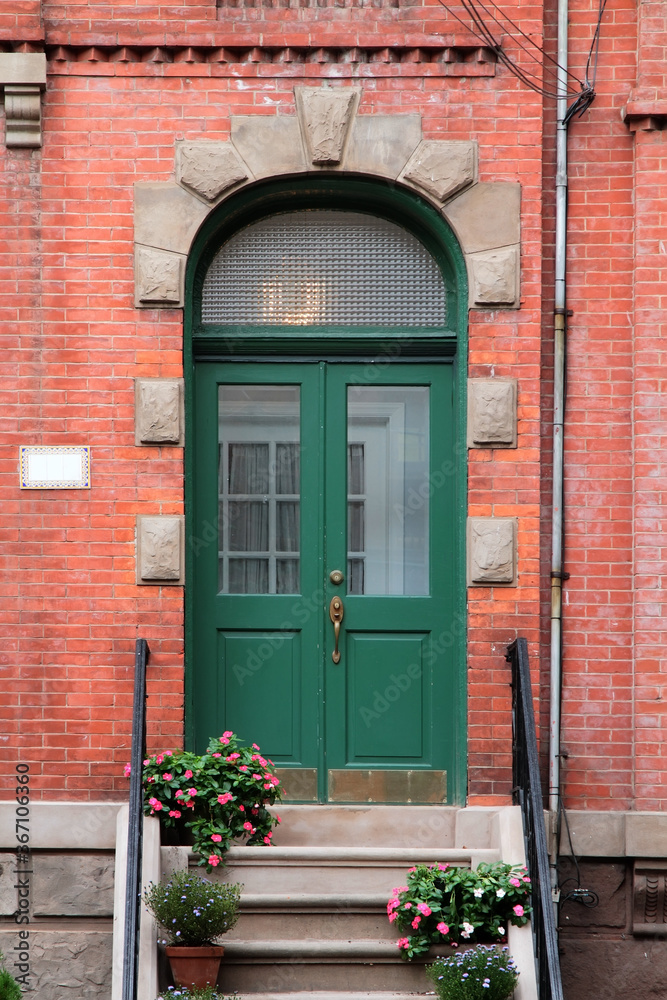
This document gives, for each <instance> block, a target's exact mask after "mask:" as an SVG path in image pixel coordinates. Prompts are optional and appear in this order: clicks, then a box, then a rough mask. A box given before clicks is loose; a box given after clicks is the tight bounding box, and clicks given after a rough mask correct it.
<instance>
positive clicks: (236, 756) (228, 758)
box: [225, 753, 241, 760]
mask: <svg viewBox="0 0 667 1000" xmlns="http://www.w3.org/2000/svg"><path fill="white" fill-rule="evenodd" d="M240 756H241V754H240V753H230V754H229V756H228V757H225V760H238V758H239V757H240Z"/></svg>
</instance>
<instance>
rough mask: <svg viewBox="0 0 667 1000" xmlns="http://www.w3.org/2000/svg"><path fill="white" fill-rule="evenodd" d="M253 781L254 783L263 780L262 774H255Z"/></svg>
mask: <svg viewBox="0 0 667 1000" xmlns="http://www.w3.org/2000/svg"><path fill="white" fill-rule="evenodd" d="M252 780H253V781H261V780H262V776H261V774H253V776H252Z"/></svg>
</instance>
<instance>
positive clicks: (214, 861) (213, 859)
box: [208, 854, 220, 868]
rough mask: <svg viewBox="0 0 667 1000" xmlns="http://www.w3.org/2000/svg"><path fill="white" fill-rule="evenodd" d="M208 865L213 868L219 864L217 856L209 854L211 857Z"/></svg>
mask: <svg viewBox="0 0 667 1000" xmlns="http://www.w3.org/2000/svg"><path fill="white" fill-rule="evenodd" d="M208 863H209V865H212V866H213V867H214V868H215V867H216V865H219V864H220V858H219V857H218V855H217V854H211V856H210V857H209V859H208Z"/></svg>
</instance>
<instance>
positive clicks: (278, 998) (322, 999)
mask: <svg viewBox="0 0 667 1000" xmlns="http://www.w3.org/2000/svg"><path fill="white" fill-rule="evenodd" d="M433 996H435V993H433V992H430V993H408V992H406V993H382V992H379V991H375V990H372V991H369V992H363V991H360V990H333V991H330V992H328V993H327V992H312V991H309V990H303V991H302V990H298V991H296V992H294V993H247V992H246V993H244V994H243V1000H411V998H412V997H433Z"/></svg>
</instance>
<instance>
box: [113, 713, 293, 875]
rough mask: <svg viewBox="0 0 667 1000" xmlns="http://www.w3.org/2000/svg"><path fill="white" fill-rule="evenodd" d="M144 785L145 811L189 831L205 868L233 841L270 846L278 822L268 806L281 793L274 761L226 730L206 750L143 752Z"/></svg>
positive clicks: (215, 863)
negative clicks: (144, 754) (203, 752)
mask: <svg viewBox="0 0 667 1000" xmlns="http://www.w3.org/2000/svg"><path fill="white" fill-rule="evenodd" d="M129 775H130V765H129V764H126V765H125V776H126V777H129ZM143 788H144V812H146V813H147V814H149V815H151V816H154V815H156V816H159V817H160V823H161V825H162V827H163V828H165V829H169V828H175V829H176V830H177V831H179V830H180V831H186V830H187V831H189V833H190V834H191V836H192V843H193V849H194V851H195V853H196V854H199V856H200V860H199V864H200V865H205V866H206V869H207V871H209V872H210V871H211V870H212V869H213V868H215V867H217V866H218V865H219V864H220V863H224V857H225V853H226V851H227V850H228V848H229V846H230V845H231V843H232V841H234V840H245V841H246V842H247V843H248V845H250V846H255V845H262V844H265V845H270V844H271V838H272V836H273V828H274V827H275V826H276V824H277V823H279V822H280V817H279V816H272V815H271V813H270V812H269V811H268V808H267V807H268V806H271V805H274V804H275V803H276V802H277V801H279V800H280V798H281V796H282V788H281V787H280V781H279V779H278V777H277V776H276V774H275V771H274V769H273V763H272V761H270V760H267V759H266V758H265V757H263V756H262V753H261V750H260V748H259V747H258V746H257V744H256V743H253V744H252V746H251V747H248V746H244V745H242V744H241V741H240V740H239V738H238V736H236V735H235V734H234V733H232V732H231V731H229V730H228V731H227V732H224V733H223V734H222V736H220V737H218V738H215V739H212V740H211V741H210V743H209V745H208V747H207V750H206V753H205V754H201V755H199V754H195V753H190V752H189V751H185V750H175V751H172V750H163V751H162V752H161V753H158V754H153V755H152V756H150V757H147V758H146V759H145V760H144V763H143Z"/></svg>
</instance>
